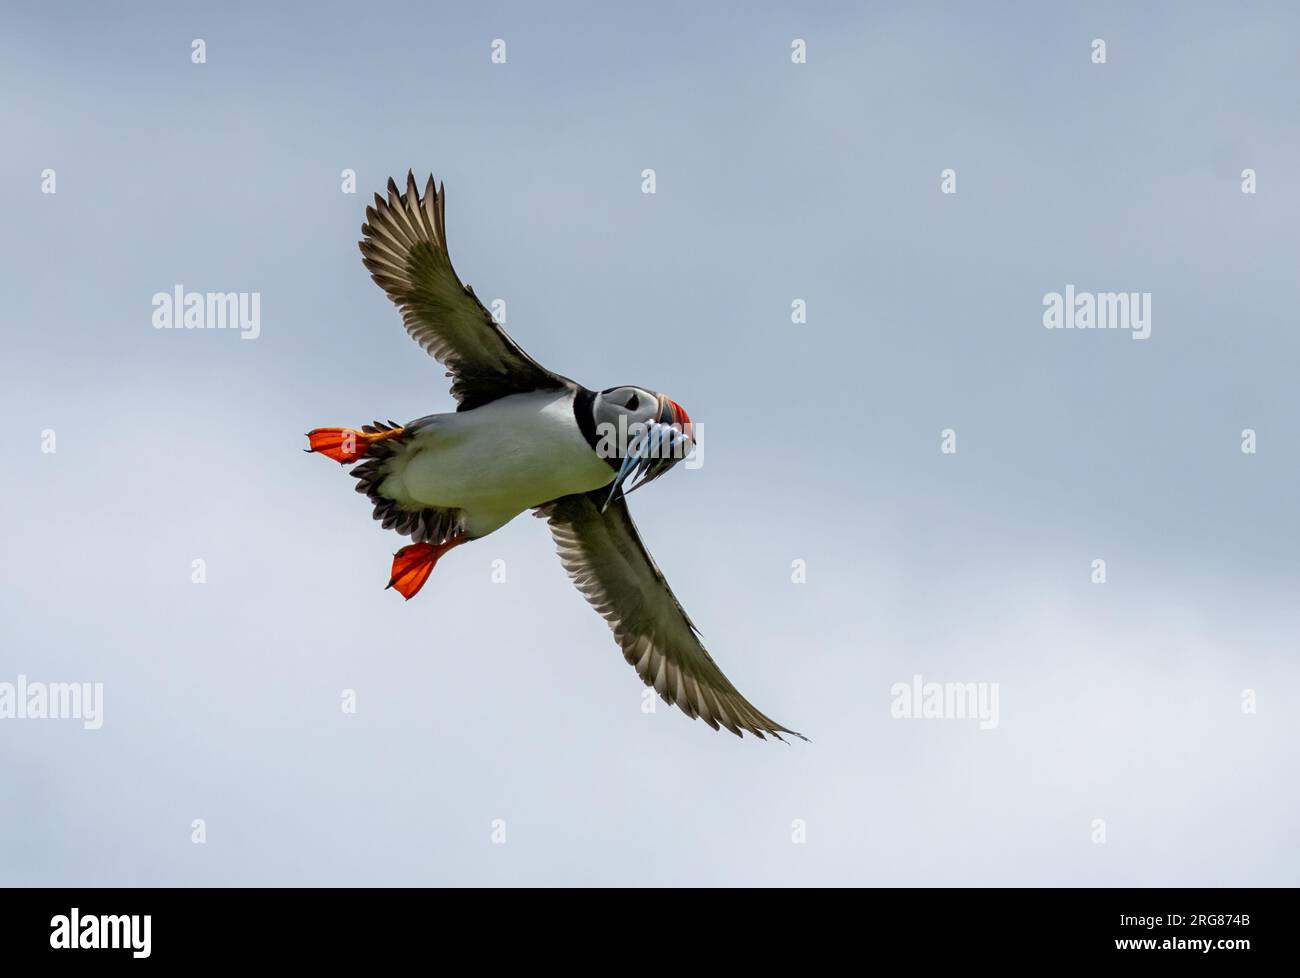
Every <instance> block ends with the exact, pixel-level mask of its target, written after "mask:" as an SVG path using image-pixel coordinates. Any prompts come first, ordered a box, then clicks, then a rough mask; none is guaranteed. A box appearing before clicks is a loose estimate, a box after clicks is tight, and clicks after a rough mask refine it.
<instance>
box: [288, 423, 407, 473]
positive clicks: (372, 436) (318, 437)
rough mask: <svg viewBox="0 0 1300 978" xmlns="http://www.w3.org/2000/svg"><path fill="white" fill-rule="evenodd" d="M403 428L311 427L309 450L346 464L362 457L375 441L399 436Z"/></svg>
mask: <svg viewBox="0 0 1300 978" xmlns="http://www.w3.org/2000/svg"><path fill="white" fill-rule="evenodd" d="M405 433H406V432H405V429H402V428H389V429H388V430H387V431H359V430H358V429H356V428H313V429H312V430H311V431H309V432H307V440H308V441H309V442H310V444H311V447H310V448H309V449H307V451H309V452H319V453H320V454H321V455H324V456H325V457H326V458H332V459H334V461H336V462H341V463H343V464H344V465H347V464H348V463H349V462H355V461H356V460H357V459H359V458H362V457H363V456H364V455H365V454H366V452H368V451H369V450H370V446H371V445H373V444H374V443H375V442H377V441H387V440H388V439H390V438H400V437H402V435H404V434H405Z"/></svg>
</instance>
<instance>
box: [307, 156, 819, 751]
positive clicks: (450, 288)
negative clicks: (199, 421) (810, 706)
mask: <svg viewBox="0 0 1300 978" xmlns="http://www.w3.org/2000/svg"><path fill="white" fill-rule="evenodd" d="M446 203H447V198H446V190H445V187H436V186H435V185H434V181H433V177H432V176H430V177H429V181H428V184H427V185H426V186H425V189H424V194H423V195H421V194H420V192H419V188H418V187H417V185H416V182H415V176H414V174H413V173H410V172H408V173H407V176H406V191H405V193H403V192H402V191H401V190H400V189H399V188H398V186H397V184H396V183H395V182H394V181H393V180H391V179H390V180H389V181H388V198H387V199H384V198H383V197H381V196H380V195H379V194H375V204H374V206H373V207H367V208H366V223H364V224H363V225H361V234H362V239H361V241H360V242H359V245H360V247H361V256H362V262H363V263H364V264H365V266H366V268H367V269H368V270H369V272H370V274H371V277H372V278H373V279H374V280H375V282H376V284H378V285H379V287H380V288H382V289H383V290H384V292H385V293H387V295H388V297H389V298H390V299H392V300H393V302H394V303H396V305H397V307H398V309H400V310H401V312H402V320H403V322H404V323H405V325H406V331H407V332H408V333H410V335H411V337H412V338H413V339H414V340H415V341H416V342H417V343H419V344H420V345H421V346H422V347H424V349H425V350H426V351H427V352H428V353H429V354H431V355H432V356H433V357H434V358H435V359H437V360H438V361H439V362H440V363H442V364H443V366H445V367H446V368H447V376H448V377H450V378H451V393H452V396H453V397H455V399H456V400H457V402H458V406H457V409H456V411H455V413H451V414H431V415H428V416H426V417H423V418H417V419H416V420H414V421H411V422H409V423H407V424H404V425H399V424H397V423H396V422H392V421H390V422H389V423H387V424H384V423H382V422H378V421H376V422H375V423H374V424H370V425H364V426H362V427H361V428H316V429H315V430H313V431H310V432H308V434H307V437H308V439H309V442H310V447H309V448H308V449H307V451H309V452H319V453H321V454H323V455H325V456H327V457H329V458H332V459H334V460H335V461H337V462H341V463H343V464H345V465H346V464H350V463H353V462H360V464H359V465H357V466H356V467H355V468H354V469H352V470H351V474H352V475H353V476H354V477H355V478H356V479H357V486H356V489H357V491H358V492H361V493H364V494H365V495H367V496H369V497H370V501H371V502H372V503H373V504H374V517H375V519H377V520H381V521H382V524H383V526H384V528H385V529H394V530H396V531H397V532H398V533H401V534H404V535H406V536H409V537H410V538H411V540H412V541H413V542H412V543H410V544H409V545H407V546H404V547H402V548H401V549H400V550H398V551H397V553H396V554H395V555H394V556H393V567H392V575H391V577H390V579H389V582H388V586H389V587H391V588H393V589H394V590H396V591H397V592H398V593H400V594H401V595H402V597H404V598H406V599H408V600H409V599H410V598H411V597H412V596H414V595H415V594H416V592H418V591H419V590H420V588H421V587H423V586H424V583H425V581H427V580H428V579H429V575H430V574H431V573H432V571H433V568H434V565H435V564H437V562H438V560H439V558H441V557H442V556H443V554H445V553H446V552H447V551H449V550H451V549H452V548H453V547H458V546H460V545H461V544H463V543H468V542H469V541H471V540H478V539H480V538H481V537H485V536H487V535H488V534H489V533H492V532H493V531H495V530H497V529H500V528H501V527H502V526H504V525H505V524H506V523H509V522H510V521H511V520H512V519H514V518H515V517H516V516H518V515H519V514H520V513H522V512H524V511H525V510H529V509H531V510H533V511H534V512H535V514H536V515H537V516H539V517H542V518H544V519H545V520H546V521H547V522H548V524H549V525H550V529H551V534H552V536H553V537H554V539H555V544H556V548H557V550H558V551H559V555H560V560H561V562H562V563H563V564H564V568H565V570H566V571H568V573H569V576H570V577H571V578H572V579H573V582H574V584H575V585H576V586H577V588H578V590H579V591H581V592H582V594H583V595H584V596H585V597H586V598H587V600H588V601H589V602H590V603H591V604H592V606H593V607H594V608H595V609H596V610H597V611H598V612H599V613H600V614H601V616H602V617H604V618H605V620H606V621H607V622H608V623H609V626H610V628H611V629H612V630H613V632H614V638H615V640H616V641H617V642H618V644H619V646H620V648H622V650H623V656H624V658H626V659H627V661H628V662H630V663H631V664H632V665H633V666H634V667H635V668H636V671H637V675H639V676H640V677H641V679H642V680H643V681H644V682H645V684H646V685H647V686H651V685H652V686H654V688H655V690H656V691H657V692H658V693H659V695H660V696H661V697H662V698H663V699H664V700H665V701H666V702H668V703H672V704H675V705H676V706H677V707H678V708H680V709H681V710H682V711H683V712H684V713H686V714H687V715H688V716H690V717H692V718H694V717H700V718H702V719H703V720H704V722H705V723H707V724H709V726H711V727H713V729H715V730H717V729H718V728H719V727H720V726H721V727H726V728H727V729H728V730H730V731H731V732H732V733H734V734H736V736H738V737H739V736H741V731H749V732H750V733H751V734H754V735H755V736H757V737H759V738H760V739H761V738H763V737H764V736H765V735H770V736H773V737H776V738H777V739H778V740H780V739H782V738H781V735H782V734H790V735H792V736H795V737H800V738H801V739H805V740H806V739H807V738H805V737H803V735H802V734H798V733H796V732H795V731H793V730H789V729H787V728H786V727H783V726H781V725H780V724H779V723H777V722H776V721H775V720H772V719H771V718H769V717H767V716H765V715H764V714H763V713H761V712H759V711H758V710H757V709H755V708H754V707H753V706H752V705H751V704H750V703H749V701H748V700H746V699H745V698H744V697H743V696H742V695H741V694H740V692H739V691H738V690H737V689H736V687H735V686H733V685H732V684H731V683H730V682H729V681H728V680H727V677H726V676H724V675H723V674H722V670H721V669H719V668H718V666H717V664H716V663H714V661H713V659H712V658H711V657H710V656H709V654H708V652H706V651H705V649H704V646H703V645H702V644H701V642H700V634H699V630H698V629H697V628H696V627H695V623H694V622H692V621H691V620H690V618H689V617H687V615H686V612H685V611H684V610H683V609H682V606H681V604H679V603H678V601H677V598H676V597H675V596H674V595H673V592H672V590H671V589H670V588H669V587H668V582H667V581H666V580H664V576H663V574H662V573H661V572H660V570H659V567H658V565H657V564H656V563H655V561H654V558H653V557H651V556H650V553H649V551H647V550H646V548H645V545H644V544H643V543H642V542H641V537H640V536H639V535H638V533H637V529H636V526H635V524H633V522H632V516H631V514H630V513H629V512H628V508H627V500H626V495H627V493H628V492H630V491H631V490H632V489H633V488H639V487H640V486H642V485H645V484H646V483H647V482H649V481H651V480H653V479H655V478H657V477H659V476H660V475H662V474H663V473H664V472H666V471H667V470H668V469H669V468H671V467H672V466H673V464H675V463H676V462H677V461H678V460H680V459H681V458H682V457H684V456H685V454H686V453H687V452H688V451H689V449H690V448H691V446H692V444H693V441H692V435H693V431H694V429H693V427H692V423H691V418H690V415H689V414H687V413H686V411H685V410H684V409H683V408H682V406H681V405H680V404H678V403H677V402H676V401H673V400H671V399H669V398H667V397H665V396H664V395H663V394H659V393H656V392H655V391H651V390H647V389H646V388H643V387H637V386H632V385H624V386H621V387H611V388H608V389H606V390H602V391H592V390H588V389H587V388H586V387H583V386H582V385H581V384H578V383H576V382H574V381H572V380H569V379H568V378H567V377H561V376H560V375H559V374H556V373H552V372H551V371H550V370H547V369H546V368H545V367H543V366H542V365H541V364H539V363H538V362H537V361H536V360H534V359H533V358H532V357H530V356H529V355H528V354H527V353H525V352H524V351H523V350H522V349H520V348H519V346H518V345H517V344H516V343H515V342H514V340H512V339H511V338H510V337H509V336H508V335H507V334H506V332H505V330H503V329H502V328H501V327H500V325H498V324H497V322H496V320H494V319H493V317H492V316H491V314H489V313H488V311H487V310H486V309H485V308H484V307H483V305H482V303H480V302H479V300H478V297H477V296H476V295H475V294H474V290H473V289H472V288H470V287H469V286H467V285H462V284H461V281H460V279H459V278H458V277H457V276H456V272H455V270H454V269H453V268H452V265H451V259H450V257H449V256H448V253H447V231H446V216H445V214H446ZM638 480H639V481H638Z"/></svg>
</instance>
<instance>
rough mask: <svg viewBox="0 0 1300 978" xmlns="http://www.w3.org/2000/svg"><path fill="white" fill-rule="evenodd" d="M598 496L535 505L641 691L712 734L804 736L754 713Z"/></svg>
mask: <svg viewBox="0 0 1300 978" xmlns="http://www.w3.org/2000/svg"><path fill="white" fill-rule="evenodd" d="M603 497H604V491H603V490H600V489H597V490H596V491H595V492H594V493H579V494H575V495H572V496H562V497H561V498H559V499H556V500H554V501H553V502H549V503H547V504H546V505H544V506H539V507H538V509H537V515H538V516H542V517H545V518H546V519H547V522H548V523H549V524H550V527H551V534H552V535H553V536H554V537H555V546H556V549H557V550H558V551H559V554H560V560H561V562H563V564H564V569H565V570H567V571H568V572H569V576H570V577H571V578H573V583H574V584H575V585H577V588H578V590H579V591H581V592H582V593H583V595H584V596H585V597H586V598H587V600H588V601H590V602H591V605H592V607H593V608H595V609H596V610H597V611H598V612H600V614H601V616H602V617H603V618H604V619H605V620H606V621H608V622H609V626H610V628H611V629H613V632H614V639H615V641H617V642H618V644H619V646H620V647H621V648H622V649H623V657H624V658H625V659H627V661H628V662H630V663H631V664H632V665H633V666H634V667H635V668H636V671H637V675H639V676H640V677H641V678H642V680H644V681H645V684H646V685H647V686H654V688H655V689H656V690H657V691H658V693H659V695H660V696H662V697H663V698H664V700H666V701H667V702H669V703H673V704H675V705H676V706H678V707H679V708H680V709H681V710H682V711H683V712H684V713H686V715H687V716H690V717H702V718H703V719H704V722H705V723H707V724H708V725H709V726H711V727H712V728H713V729H714V730H717V729H718V725H719V724H721V725H722V726H724V727H726V728H727V729H728V730H730V731H731V732H732V733H734V734H735V735H736V736H737V737H739V736H740V735H741V731H742V730H748V731H749V732H750V733H752V734H754V735H755V736H757V737H759V738H760V739H761V738H762V737H763V736H764V735H765V734H770V735H771V736H773V737H776V738H777V739H778V740H780V739H781V734H791V735H792V736H795V737H798V738H800V739H801V740H807V739H808V738H806V737H804V736H803V734H799V733H795V732H794V731H793V730H788V729H786V728H785V727H783V726H781V725H780V724H779V723H777V722H776V721H775V720H772V719H771V718H769V717H766V716H764V715H763V714H762V713H760V712H759V711H758V710H756V709H755V708H754V707H753V706H752V705H751V704H750V703H749V701H748V700H746V699H745V697H743V696H741V695H740V692H739V691H738V690H737V689H736V687H735V686H733V685H731V683H730V682H729V681H728V679H727V677H726V676H724V675H723V674H722V670H721V669H719V668H718V666H717V664H716V663H715V662H714V661H713V659H712V658H710V657H709V653H708V652H706V651H705V650H704V646H703V645H702V644H700V639H699V633H698V631H697V630H696V628H695V624H694V623H693V622H692V621H691V620H690V618H688V617H687V616H686V612H685V611H684V610H682V606H681V605H680V604H679V603H678V601H677V598H676V597H675V596H674V595H673V592H672V590H671V589H670V588H669V587H668V582H667V581H665V580H664V576H663V574H662V573H661V572H660V570H659V567H658V565H657V564H656V563H655V561H654V558H653V557H651V556H650V554H649V552H648V551H647V550H646V548H645V544H643V543H642V542H641V537H640V535H639V534H638V533H637V530H636V525H635V524H634V523H633V522H632V516H631V514H630V513H629V512H628V509H627V500H625V499H622V498H619V499H617V500H615V501H614V502H612V503H610V504H609V507H608V508H607V509H606V510H605V511H604V512H603V513H602V512H601V510H600V507H601V503H602V502H603V501H604V498H603Z"/></svg>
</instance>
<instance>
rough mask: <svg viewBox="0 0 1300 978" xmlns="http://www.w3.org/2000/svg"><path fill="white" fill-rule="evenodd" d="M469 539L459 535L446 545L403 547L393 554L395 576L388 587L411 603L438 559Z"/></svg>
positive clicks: (389, 581)
mask: <svg viewBox="0 0 1300 978" xmlns="http://www.w3.org/2000/svg"><path fill="white" fill-rule="evenodd" d="M468 539H469V538H468V537H467V536H465V535H464V534H457V535H456V536H454V537H451V538H450V539H448V540H447V542H446V543H412V544H409V545H407V546H405V547H403V548H402V549H401V550H399V551H397V553H395V554H393V576H392V577H391V578H389V580H388V586H389V587H391V588H393V589H394V590H396V591H397V593H398V594H400V595H401V596H402V597H404V598H405V599H406V600H407V601H410V600H411V598H413V597H415V595H416V594H417V593H418V592H419V590H420V588H422V587H424V582H425V581H427V580H428V579H429V575H430V574H432V573H433V568H434V566H435V565H436V564H437V563H438V558H439V557H441V556H442V555H443V554H445V553H446V552H447V551H448V550H450V549H451V548H452V547H458V546H460V545H461V544H462V543H464V542H465V541H466V540H468Z"/></svg>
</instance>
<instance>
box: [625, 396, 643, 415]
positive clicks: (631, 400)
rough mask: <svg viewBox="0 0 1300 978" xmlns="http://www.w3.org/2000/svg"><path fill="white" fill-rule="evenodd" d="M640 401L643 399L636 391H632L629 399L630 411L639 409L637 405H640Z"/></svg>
mask: <svg viewBox="0 0 1300 978" xmlns="http://www.w3.org/2000/svg"><path fill="white" fill-rule="evenodd" d="M640 403H641V401H640V400H639V399H638V398H637V396H636V392H635V391H634V392H633V393H632V396H631V397H629V398H628V399H627V409H628V410H629V411H635V410H636V409H637V405H639V404H640Z"/></svg>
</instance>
